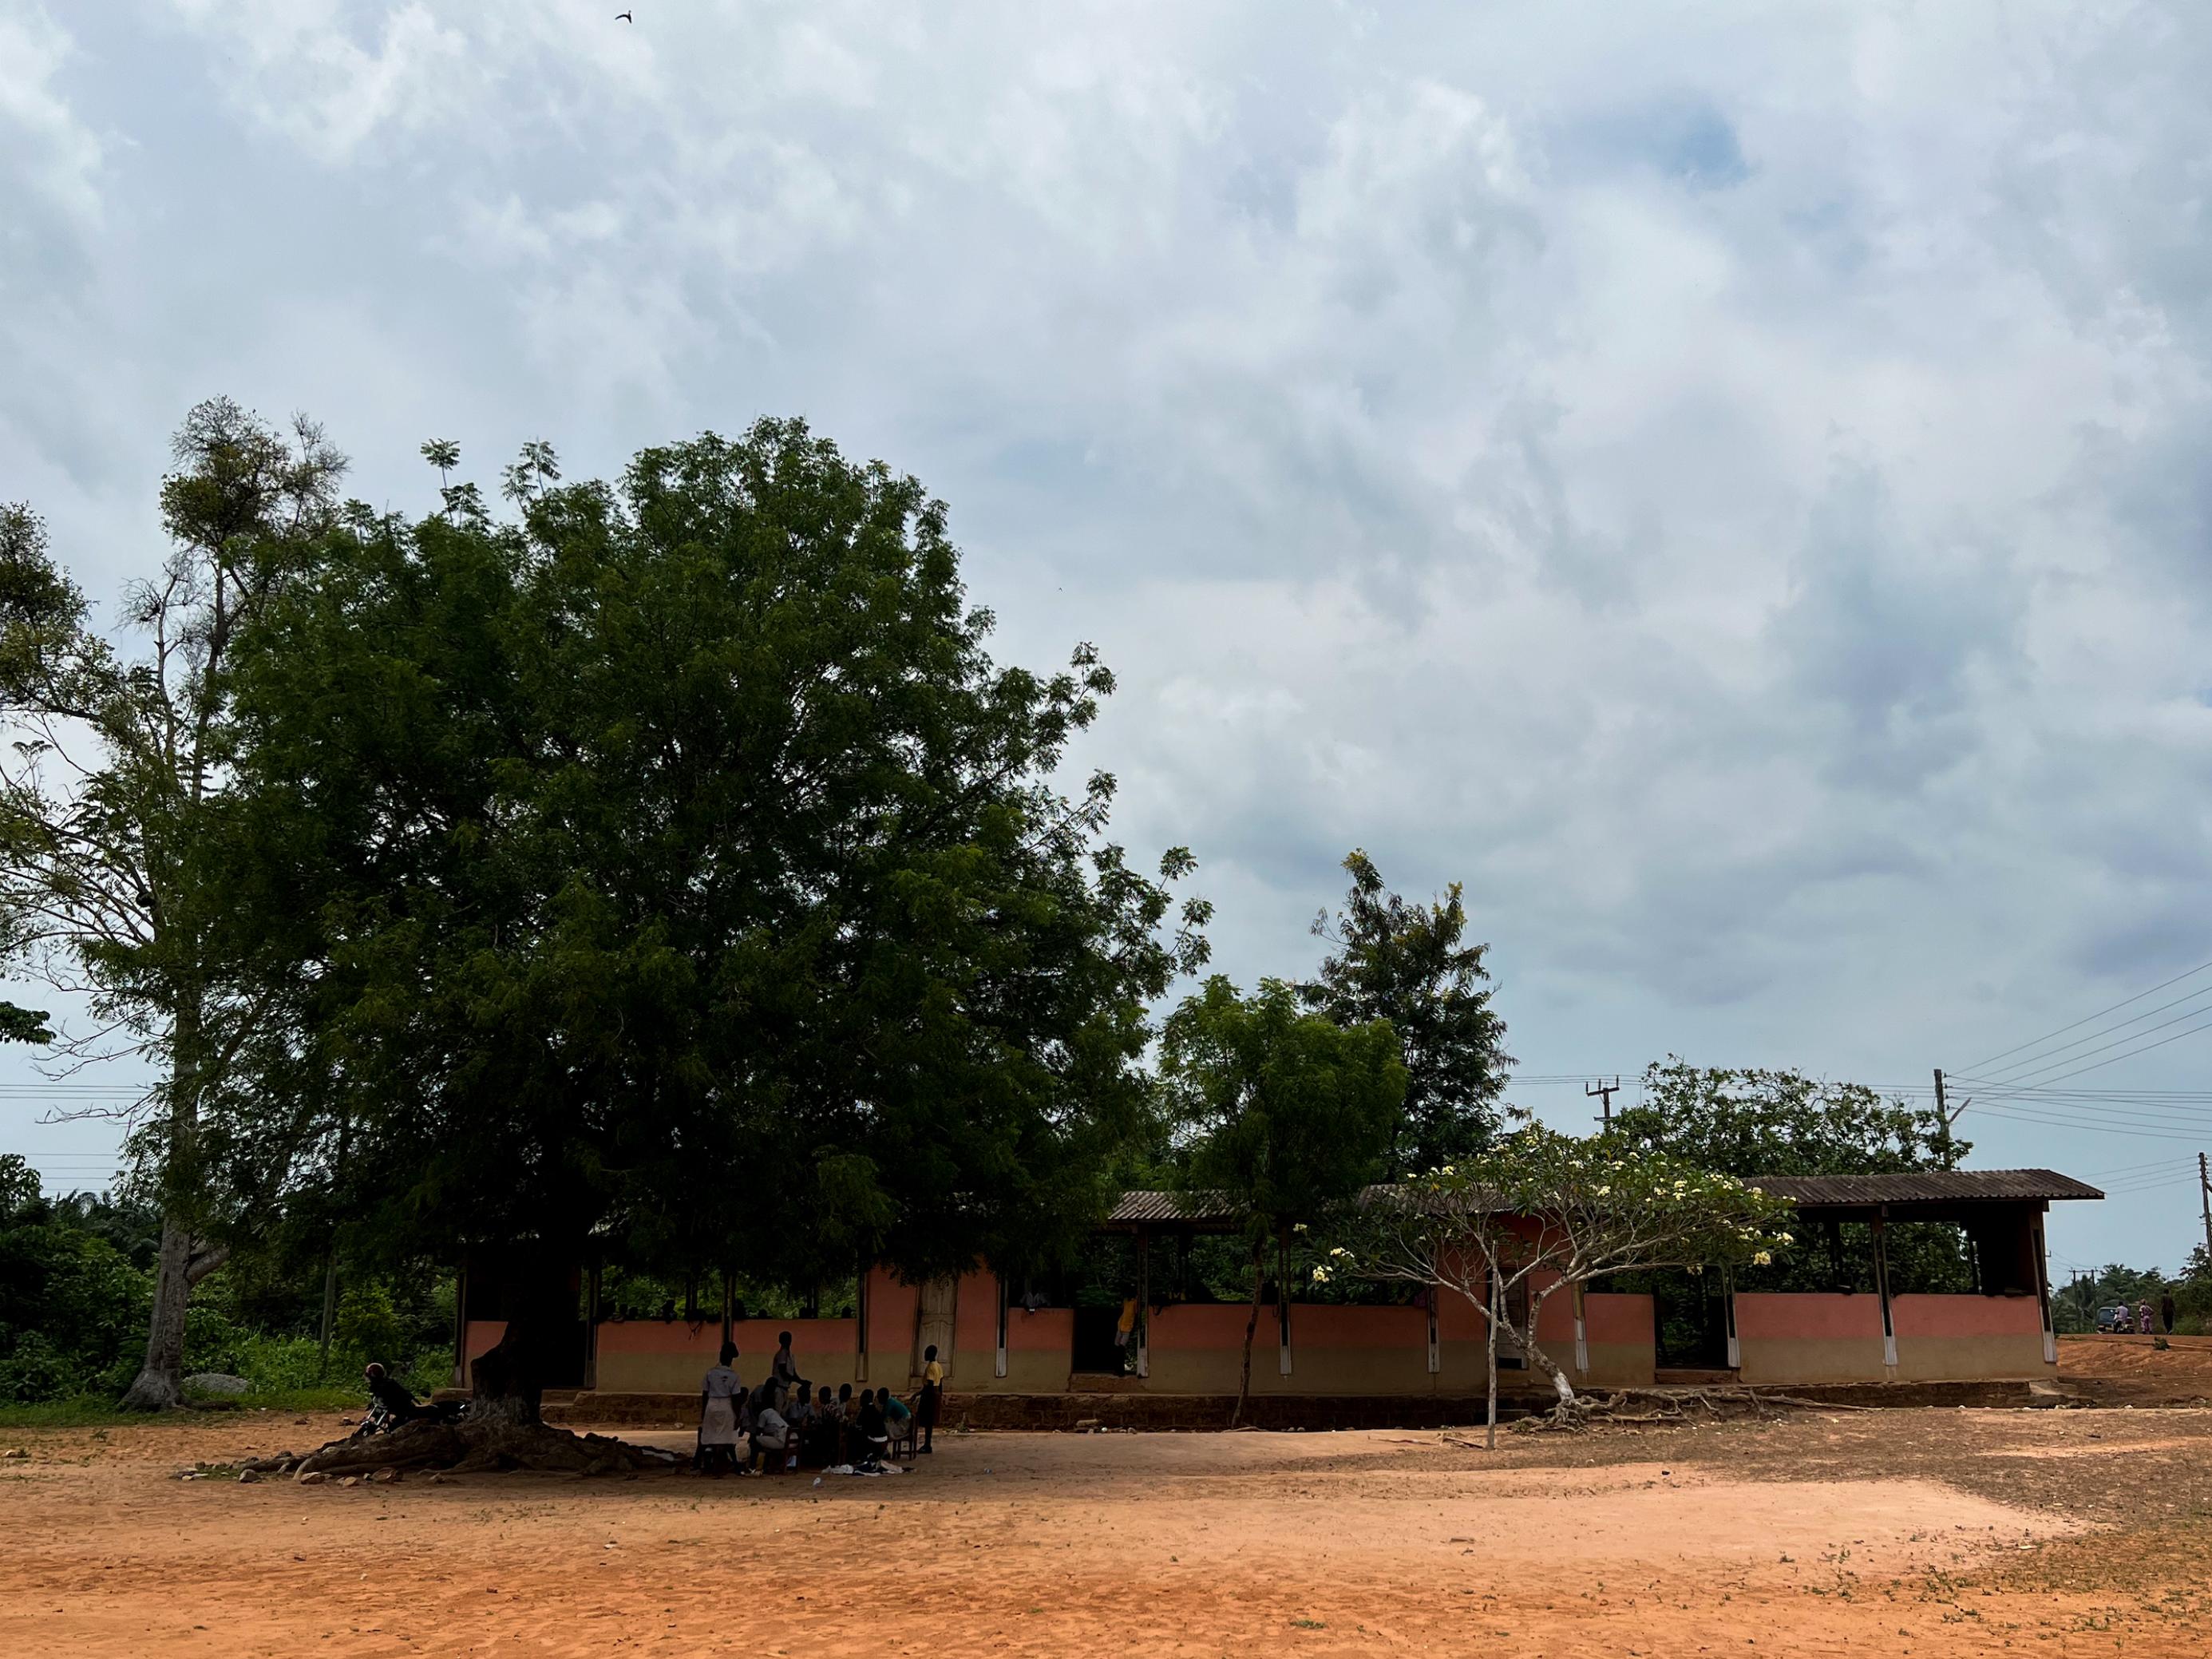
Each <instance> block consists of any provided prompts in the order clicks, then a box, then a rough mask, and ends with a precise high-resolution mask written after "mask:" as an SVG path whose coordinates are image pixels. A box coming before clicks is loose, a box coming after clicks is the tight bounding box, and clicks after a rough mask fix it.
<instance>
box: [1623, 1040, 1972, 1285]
mask: <svg viewBox="0 0 2212 1659" xmlns="http://www.w3.org/2000/svg"><path fill="white" fill-rule="evenodd" d="M1639 1092H1640V1098H1639V1099H1638V1102H1637V1103H1636V1104H1634V1105H1632V1106H1629V1107H1626V1108H1623V1109H1619V1110H1616V1111H1615V1112H1614V1114H1613V1127H1614V1131H1615V1133H1617V1134H1618V1136H1619V1137H1620V1139H1623V1140H1625V1141H1627V1142H1629V1143H1631V1144H1632V1145H1637V1146H1644V1147H1646V1148H1648V1149H1650V1151H1653V1152H1660V1153H1663V1154H1665V1155H1666V1156H1668V1157H1669V1158H1679V1159H1681V1160H1682V1161H1683V1162H1685V1163H1687V1164H1694V1165H1696V1166H1697V1167H1698V1168H1699V1169H1703V1170H1717V1171H1718V1172H1720V1173H1722V1174H1724V1175H1732V1176H1762V1175H1771V1176H1827V1175H1879V1174H1897V1173H1902V1172H1905V1171H1911V1170H1955V1169H1956V1168H1958V1167H1959V1164H1960V1162H1961V1161H1962V1160H1963V1159H1964V1158H1966V1154H1967V1153H1968V1152H1972V1150H1973V1146H1972V1143H1971V1142H1969V1141H1963V1140H1958V1139H1954V1138H1953V1136H1952V1134H1951V1128H1950V1125H1949V1124H1948V1122H1946V1121H1945V1120H1944V1118H1943V1115H1942V1113H1940V1112H1938V1111H1937V1110H1936V1108H1935V1107H1934V1106H1933V1105H1928V1106H1916V1105H1913V1104H1912V1103H1910V1102H1908V1101H1905V1100H1902V1099H1889V1098H1885V1097H1883V1096H1882V1094H1881V1091H1879V1090H1876V1089H1874V1088H1871V1087H1869V1085H1865V1084H1863V1083H1832V1082H1828V1081H1826V1080H1824V1079H1819V1078H1814V1077H1810V1076H1808V1075H1807V1074H1806V1073H1802V1072H1798V1071H1790V1070H1781V1071H1771V1070H1761V1069H1758V1068H1755V1067H1753V1068H1728V1067H1718V1066H1692V1065H1690V1064H1688V1063H1687V1062H1686V1061H1684V1060H1680V1059H1676V1058H1674V1057H1672V1056H1670V1057H1669V1058H1668V1059H1667V1060H1663V1061H1658V1062H1655V1063H1653V1064H1652V1065H1650V1066H1646V1067H1645V1068H1644V1079H1643V1087H1642V1089H1641V1091H1639ZM1845 1231H1846V1229H1845V1228H1844V1227H1838V1226H1835V1225H1830V1226H1828V1227H1827V1228H1826V1230H1825V1236H1826V1251H1825V1253H1822V1252H1820V1251H1816V1250H1815V1249H1812V1248H1810V1247H1809V1246H1808V1245H1807V1244H1803V1243H1801V1245H1800V1247H1799V1248H1798V1249H1796V1250H1794V1251H1791V1252H1789V1253H1787V1254H1784V1255H1782V1256H1781V1259H1780V1260H1779V1261H1778V1265H1777V1266H1776V1267H1774V1269H1772V1270H1771V1272H1769V1273H1766V1274H1765V1275H1764V1276H1763V1279H1761V1280H1760V1281H1759V1282H1761V1283H1762V1285H1763V1287H1764V1288H1767V1289H1773V1290H1832V1289H1835V1288H1838V1284H1839V1282H1840V1281H1842V1280H1844V1279H1848V1278H1849V1276H1850V1273H1852V1272H1853V1271H1855V1269H1853V1268H1851V1267H1847V1266H1846V1262H1845V1256H1846V1241H1845ZM1850 1231H1851V1232H1852V1233H1853V1234H1855V1235H1856V1234H1860V1233H1863V1231H1864V1228H1863V1225H1862V1226H1858V1227H1853V1228H1850ZM1857 1242H1858V1243H1859V1244H1861V1245H1862V1246H1864V1245H1865V1244H1866V1241H1865V1240H1864V1239H1863V1238H1861V1239H1859V1240H1858V1241H1857ZM1869 1249H1870V1246H1867V1247H1866V1249H1861V1250H1860V1251H1859V1253H1858V1254H1859V1256H1860V1260H1859V1261H1858V1262H1857V1268H1856V1271H1857V1272H1858V1273H1861V1274H1862V1275H1865V1274H1869V1273H1871V1271H1872V1268H1871V1259H1870V1255H1868V1250H1869ZM1884 1250H1885V1252H1886V1254H1887V1258H1888V1261H1889V1266H1890V1269H1891V1273H1892V1275H1893V1280H1894V1281H1895V1282H1896V1283H1898V1284H1899V1285H1906V1286H1909V1287H1911V1288H1912V1289H1915V1290H1925V1291H1966V1290H1969V1289H1971V1288H1972V1284H1973V1279H1974V1270H1973V1266H1972V1257H1971V1256H1970V1255H1969V1253H1968V1249H1967V1246H1966V1240H1965V1237H1964V1236H1963V1235H1962V1234H1961V1233H1960V1231H1959V1229H1958V1228H1956V1227H1954V1226H1952V1225H1948V1224H1947V1223H1934V1222H1899V1223H1893V1224H1892V1225H1889V1226H1888V1227H1887V1231H1886V1233H1885V1243H1884Z"/></svg>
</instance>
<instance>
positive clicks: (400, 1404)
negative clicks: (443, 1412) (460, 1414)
mask: <svg viewBox="0 0 2212 1659" xmlns="http://www.w3.org/2000/svg"><path fill="white" fill-rule="evenodd" d="M362 1376H365V1377H367V1378H368V1392H369V1395H370V1397H371V1398H372V1399H374V1401H376V1403H377V1405H378V1406H379V1407H381V1408H382V1412H383V1415H384V1417H385V1418H386V1423H385V1425H384V1426H385V1427H386V1428H389V1429H396V1428H398V1427H399V1426H400V1425H402V1424H405V1423H411V1422H413V1421H414V1420H415V1419H416V1418H418V1417H428V1416H430V1415H432V1413H431V1410H430V1408H429V1407H428V1406H426V1405H423V1404H422V1402H421V1401H418V1400H416V1398H415V1391H414V1390H413V1389H410V1388H409V1387H408V1386H407V1385H406V1384H405V1383H402V1382H401V1381H400V1380H399V1379H398V1377H396V1376H390V1375H389V1374H387V1373H386V1370H385V1369H384V1367H383V1366H381V1365H380V1364H377V1363H376V1362H375V1361H374V1360H373V1359H372V1360H370V1361H369V1362H368V1364H367V1365H365V1366H363V1367H362Z"/></svg>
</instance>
